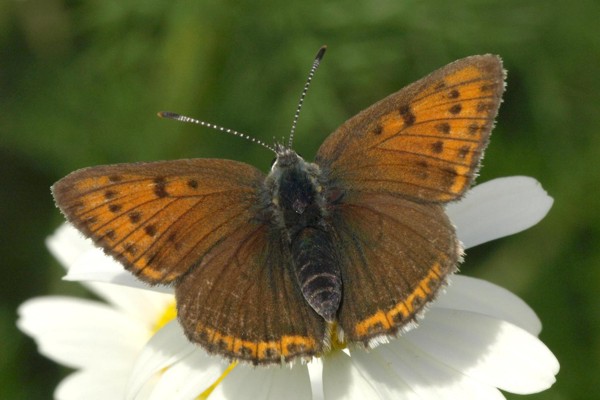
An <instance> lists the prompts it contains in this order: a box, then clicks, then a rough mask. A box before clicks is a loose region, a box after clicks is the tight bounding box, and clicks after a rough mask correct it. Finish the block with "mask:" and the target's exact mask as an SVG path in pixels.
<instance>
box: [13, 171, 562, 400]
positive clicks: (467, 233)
mask: <svg viewBox="0 0 600 400" xmlns="http://www.w3.org/2000/svg"><path fill="white" fill-rule="evenodd" d="M551 205H552V198H550V197H549V196H548V195H547V194H546V193H545V191H544V190H543V189H542V188H541V186H540V185H539V183H538V182H537V181H535V180H534V179H532V178H527V177H510V178H502V179H496V180H493V181H490V182H487V183H484V184H481V185H478V186H476V187H475V188H473V189H472V190H471V191H470V192H469V193H468V194H467V196H466V197H465V198H464V199H463V200H462V201H460V202H458V203H453V204H451V205H449V206H448V208H447V211H448V214H449V216H450V218H451V220H452V221H453V222H454V224H455V225H456V227H457V233H458V237H459V238H460V239H461V240H462V242H463V243H464V245H465V248H469V247H473V246H476V245H478V244H481V243H484V242H487V241H490V240H494V239H497V238H500V237H503V236H506V235H510V234H513V233H516V232H519V231H522V230H524V229H527V228H529V227H531V226H533V225H535V224H536V223H537V222H539V221H540V220H541V219H542V218H543V217H544V216H545V215H546V213H547V212H548V210H549V209H550V207H551ZM48 246H49V247H50V249H51V250H52V252H53V253H54V255H55V256H56V257H57V258H58V259H59V260H60V261H61V262H62V263H63V265H65V266H66V267H67V269H68V272H67V276H66V279H69V280H78V281H82V283H83V284H84V285H86V286H87V287H88V288H90V289H91V290H92V291H94V292H95V293H97V294H98V295H99V296H100V297H102V298H104V299H105V300H106V301H107V303H108V304H103V303H99V302H92V301H87V300H81V299H74V298H65V297H62V298H61V297H42V298H38V299H32V300H29V301H27V302H25V303H24V304H23V305H22V306H21V307H20V309H19V316H20V318H19V321H18V325H19V327H20V328H21V329H22V330H23V331H24V332H25V333H27V334H28V335H30V336H32V337H33V338H34V339H35V340H36V342H37V343H38V346H39V349H40V352H41V353H42V354H44V355H46V356H47V357H49V358H51V359H53V360H55V361H57V362H59V363H61V364H64V365H66V366H69V367H71V368H74V369H76V370H77V371H76V372H74V373H73V374H71V375H69V376H68V377H67V378H65V379H64V380H63V381H62V382H61V383H60V384H59V386H58V388H57V389H56V392H55V397H56V398H59V399H80V398H86V399H106V398H127V399H164V398H169V399H196V398H210V399H239V398H242V399H243V398H248V399H253V400H257V399H280V398H288V399H310V398H313V399H325V400H333V399H335V400H337V399H363V398H368V399H391V398H393V399H396V398H402V399H457V398H460V399H478V400H479V399H502V398H504V396H503V395H502V393H501V390H503V391H506V392H512V393H518V394H528V393H535V392H539V391H542V390H545V389H547V388H549V387H550V386H551V385H552V384H553V383H554V381H555V375H556V374H557V373H558V370H559V364H558V361H557V360H556V358H555V357H554V355H553V354H552V353H551V351H550V350H549V349H548V348H547V347H546V346H545V345H544V344H543V343H542V342H541V341H540V340H539V339H538V338H537V336H538V335H539V333H540V331H541V323H540V321H539V319H538V318H537V316H536V315H535V313H534V312H533V311H532V310H531V309H530V308H529V307H528V306H527V305H526V304H525V303H524V302H523V301H522V300H521V299H519V298H518V297H516V296H515V295H514V294H512V293H510V292H508V291H507V290H505V289H502V288H500V287H498V286H496V285H493V284H491V283H488V282H486V281H483V280H480V279H474V278H469V277H465V276H461V275H456V276H454V277H453V278H452V280H451V284H450V286H449V287H448V288H447V290H446V291H445V293H443V294H441V295H440V296H439V297H438V299H437V300H436V301H435V302H433V303H432V304H431V306H430V307H429V310H428V311H427V312H426V314H425V316H424V318H423V319H422V321H421V322H420V323H419V325H418V327H417V328H415V329H413V330H411V331H409V332H407V333H405V334H403V335H402V336H401V337H399V338H397V339H394V340H391V341H390V342H389V343H385V344H381V345H379V346H378V347H376V348H374V349H371V350H369V351H365V350H363V349H361V348H356V347H352V346H350V347H348V348H344V349H343V350H340V349H336V350H334V351H332V352H330V353H328V354H326V355H324V356H323V357H322V358H321V359H316V360H314V361H312V362H310V363H309V364H308V365H303V364H296V365H294V366H293V367H292V368H288V367H270V368H254V367H250V366H247V365H245V364H237V365H236V364H231V365H229V366H228V365H227V364H225V363H224V362H222V361H221V360H220V359H219V358H218V357H211V356H208V355H207V354H206V353H205V352H204V351H203V350H202V349H200V348H199V347H197V346H195V345H193V344H191V343H189V342H188V341H187V339H185V336H184V335H183V332H182V330H181V328H180V326H179V324H178V323H177V322H176V321H174V320H173V318H174V316H175V311H174V310H175V308H174V300H173V296H172V294H171V293H172V291H171V289H170V288H164V287H163V288H154V287H153V288H148V287H147V286H145V285H144V284H143V283H140V282H139V281H137V280H135V278H133V277H132V276H131V275H129V274H128V273H127V272H125V271H124V270H123V268H122V267H121V266H120V265H119V264H118V263H117V262H115V261H114V260H112V259H111V258H109V257H106V256H105V255H104V254H103V253H102V251H101V250H99V249H97V248H95V247H93V245H92V244H91V242H90V241H89V240H85V239H83V238H81V237H80V236H79V234H78V233H77V232H76V231H74V229H73V228H71V227H70V226H68V225H65V226H63V227H61V228H59V230H57V232H56V233H55V234H54V235H53V236H52V237H50V239H49V240H48ZM90 281H97V282H104V283H91V282H90ZM105 282H112V283H119V284H121V285H110V284H106V283H105ZM123 285H126V286H133V287H136V288H143V289H145V290H140V289H133V288H128V287H124V286H123ZM157 289H159V290H161V291H162V292H166V293H159V292H157V291H156V290H157ZM168 321H170V322H168Z"/></svg>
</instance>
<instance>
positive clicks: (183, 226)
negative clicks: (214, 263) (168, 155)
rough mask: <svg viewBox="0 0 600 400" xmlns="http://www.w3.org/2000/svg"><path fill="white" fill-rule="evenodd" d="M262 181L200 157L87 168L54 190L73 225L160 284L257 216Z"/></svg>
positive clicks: (246, 170) (237, 166)
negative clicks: (259, 189)
mask: <svg viewBox="0 0 600 400" xmlns="http://www.w3.org/2000/svg"><path fill="white" fill-rule="evenodd" d="M263 180H264V176H263V174H262V173H261V172H260V171H258V170H257V169H255V168H254V167H251V166H250V165H247V164H243V163H239V162H234V161H229V160H211V159H193V160H179V161H166V162H154V163H139V164H118V165H108V166H98V167H91V168H85V169H81V170H78V171H75V172H73V173H71V174H69V175H68V176H66V177H65V178H63V179H61V180H60V181H58V182H57V183H56V184H55V185H54V186H53V187H52V191H53V194H54V197H55V200H56V203H57V205H58V206H59V207H60V209H61V210H62V211H63V213H64V214H65V216H66V217H67V219H68V220H69V221H70V222H71V223H73V224H74V225H75V226H76V227H77V228H78V229H79V230H80V231H82V232H83V233H84V234H85V235H86V236H88V237H90V238H92V240H93V241H94V242H95V243H96V244H97V245H98V246H100V247H102V248H103V249H104V250H105V252H107V253H108V254H109V255H111V256H113V257H114V258H116V259H117V260H118V261H120V262H121V263H122V264H123V265H124V266H125V268H127V269H128V270H130V271H131V272H132V273H134V274H135V275H137V276H138V278H140V279H141V280H143V281H146V282H148V283H151V284H155V283H170V282H173V281H174V280H175V279H177V278H179V277H181V276H182V275H183V274H185V273H187V272H188V271H189V270H190V269H191V268H192V267H194V266H195V265H197V264H198V262H199V261H200V260H201V259H202V257H203V256H204V255H205V254H206V253H207V252H208V251H209V250H210V249H211V248H212V247H213V246H214V245H215V244H216V243H218V242H220V241H222V240H223V237H224V236H226V235H228V234H230V233H231V232H234V231H235V230H236V229H238V228H239V226H241V225H243V224H244V223H247V222H248V221H251V220H252V219H253V218H255V216H256V214H257V210H256V207H258V206H259V204H260V202H259V191H258V188H259V187H260V185H261V184H262V181H263Z"/></svg>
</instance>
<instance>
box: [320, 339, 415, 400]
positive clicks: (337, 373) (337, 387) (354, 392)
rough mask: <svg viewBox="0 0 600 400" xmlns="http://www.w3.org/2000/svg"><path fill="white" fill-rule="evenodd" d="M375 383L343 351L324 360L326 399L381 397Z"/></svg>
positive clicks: (350, 399) (351, 399)
mask: <svg viewBox="0 0 600 400" xmlns="http://www.w3.org/2000/svg"><path fill="white" fill-rule="evenodd" d="M375 385H376V382H374V381H371V379H370V377H369V376H365V375H363V371H361V370H359V369H358V368H356V366H355V365H354V364H353V362H352V358H350V356H349V355H347V354H346V353H344V352H343V351H334V352H333V353H331V354H328V355H327V356H326V357H325V359H324V360H323V393H324V394H325V400H342V399H344V400H353V399H374V400H375V399H380V398H381V397H380V396H379V394H378V393H377V390H375ZM407 400H408V398H407Z"/></svg>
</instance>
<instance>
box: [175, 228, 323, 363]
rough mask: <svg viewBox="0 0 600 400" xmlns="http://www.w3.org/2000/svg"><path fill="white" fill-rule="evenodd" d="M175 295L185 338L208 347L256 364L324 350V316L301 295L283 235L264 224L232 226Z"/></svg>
mask: <svg viewBox="0 0 600 400" xmlns="http://www.w3.org/2000/svg"><path fill="white" fill-rule="evenodd" d="M199 287H202V289H203V290H198V289H197V288H199ZM176 295H177V305H178V313H179V321H180V322H181V324H182V325H183V326H184V328H185V331H186V333H187V335H188V337H189V339H190V340H191V341H193V342H198V343H201V344H202V345H204V347H205V348H206V349H208V350H209V351H210V352H213V353H219V354H223V355H225V356H227V357H230V358H234V359H241V360H247V361H251V362H253V363H254V364H271V363H281V362H282V361H285V362H289V361H291V360H292V359H294V358H297V357H303V358H305V359H307V358H309V357H311V356H313V355H315V354H318V353H321V352H322V349H323V340H324V336H325V321H324V320H323V318H321V317H320V316H319V315H318V314H317V313H316V312H315V311H314V310H313V309H312V308H311V307H310V306H308V304H307V303H306V301H305V300H304V298H303V297H302V293H301V291H300V290H299V288H298V284H297V283H296V281H295V277H294V276H293V271H292V269H291V261H290V254H289V244H288V243H287V237H286V236H285V235H281V234H279V233H278V232H277V231H276V230H272V229H269V227H267V226H265V225H262V226H257V225H252V224H245V225H243V226H240V227H239V229H238V230H237V231H236V232H232V234H231V236H228V237H227V238H225V240H224V241H223V242H222V243H219V244H218V245H216V246H215V247H214V249H212V250H211V251H210V253H209V254H208V255H207V257H206V258H205V259H204V260H203V262H202V263H201V265H200V266H199V267H198V268H197V269H195V270H194V271H192V272H191V273H190V274H188V275H186V276H185V277H184V278H183V279H182V281H181V283H180V284H179V286H178V287H177V292H176Z"/></svg>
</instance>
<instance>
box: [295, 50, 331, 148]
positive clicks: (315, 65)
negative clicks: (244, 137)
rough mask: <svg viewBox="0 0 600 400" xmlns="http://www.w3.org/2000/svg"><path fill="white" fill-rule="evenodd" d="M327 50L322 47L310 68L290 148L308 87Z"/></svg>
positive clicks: (301, 96)
mask: <svg viewBox="0 0 600 400" xmlns="http://www.w3.org/2000/svg"><path fill="white" fill-rule="evenodd" d="M325 50H327V46H321V48H320V49H319V52H318V53H317V55H316V56H315V60H314V61H313V64H312V67H311V68H310V72H309V73H308V78H307V79H306V83H305V84H304V89H302V94H301V95H300V101H299V102H298V107H297V108H296V114H295V115H294V122H292V129H291V131H290V139H289V141H288V148H290V149H291V148H292V144H293V142H294V133H295V132H296V125H297V124H298V117H299V116H300V110H301V109H302V104H303V103H304V98H305V97H306V92H308V87H309V86H310V82H311V81H312V78H313V76H314V75H315V72H316V71H317V68H319V64H321V60H322V59H323V56H324V55H325Z"/></svg>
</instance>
